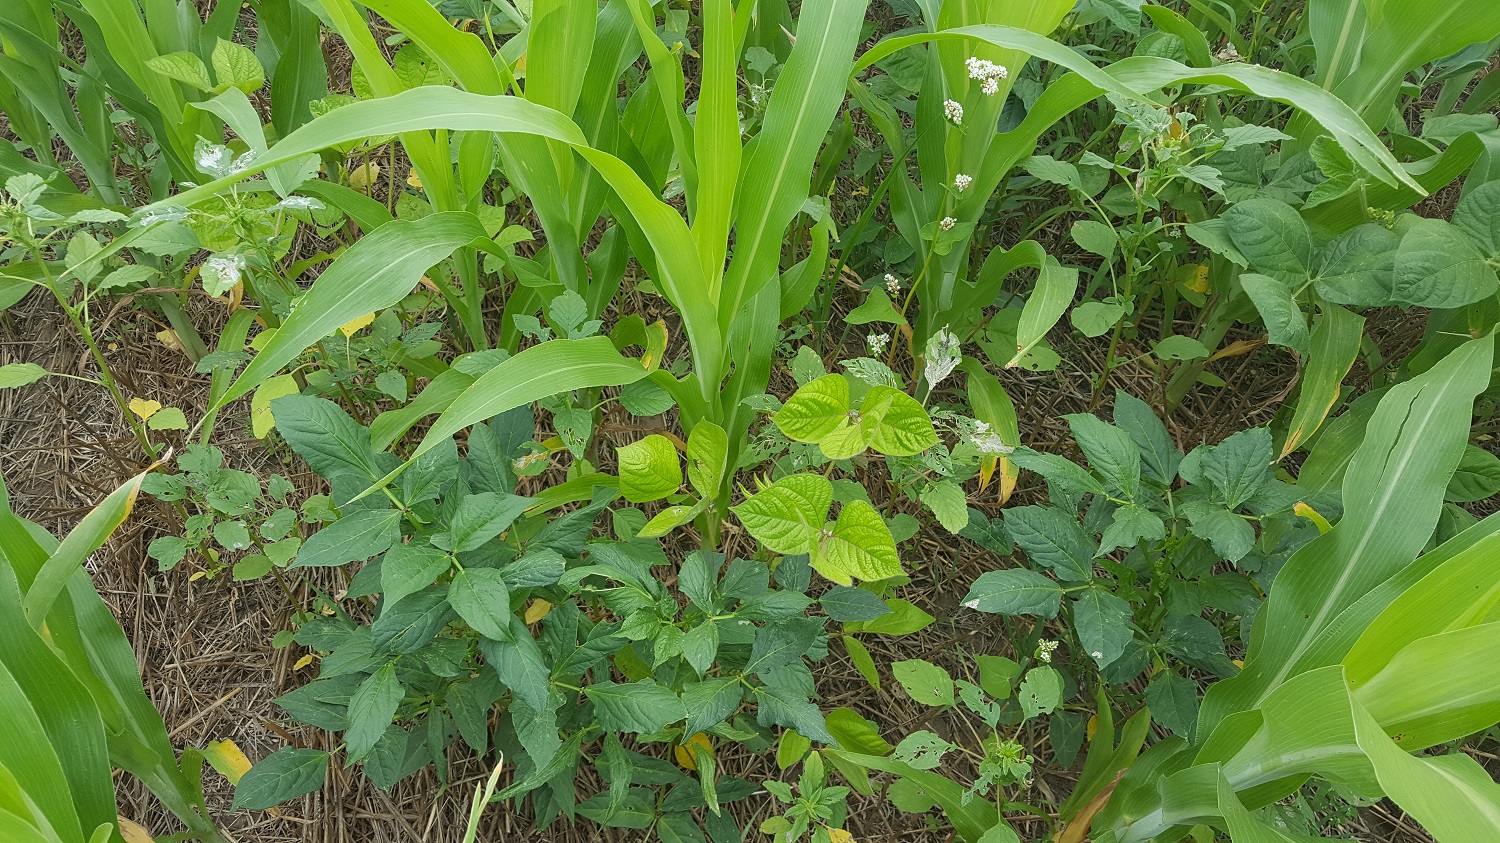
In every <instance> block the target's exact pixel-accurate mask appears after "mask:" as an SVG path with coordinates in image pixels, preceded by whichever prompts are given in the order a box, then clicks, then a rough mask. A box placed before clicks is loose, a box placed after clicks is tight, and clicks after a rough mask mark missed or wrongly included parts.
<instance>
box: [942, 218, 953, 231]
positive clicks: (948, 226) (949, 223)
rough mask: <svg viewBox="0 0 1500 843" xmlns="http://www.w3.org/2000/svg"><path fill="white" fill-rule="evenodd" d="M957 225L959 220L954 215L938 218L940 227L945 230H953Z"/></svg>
mask: <svg viewBox="0 0 1500 843" xmlns="http://www.w3.org/2000/svg"><path fill="white" fill-rule="evenodd" d="M955 225H958V220H956V219H954V218H953V217H943V218H942V219H941V220H938V228H941V229H942V230H944V231H952V230H953V226H955Z"/></svg>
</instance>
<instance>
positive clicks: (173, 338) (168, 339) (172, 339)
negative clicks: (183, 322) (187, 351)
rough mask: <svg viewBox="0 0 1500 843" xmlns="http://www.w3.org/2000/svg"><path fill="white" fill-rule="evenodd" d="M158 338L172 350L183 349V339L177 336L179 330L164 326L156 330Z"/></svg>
mask: <svg viewBox="0 0 1500 843" xmlns="http://www.w3.org/2000/svg"><path fill="white" fill-rule="evenodd" d="M156 339H157V341H158V342H160V343H161V344H162V345H164V346H166V347H167V348H169V349H171V350H172V351H183V350H184V349H183V346H182V340H180V339H178V338H177V332H176V331H174V330H172V329H171V328H163V329H162V330H160V331H157V332H156Z"/></svg>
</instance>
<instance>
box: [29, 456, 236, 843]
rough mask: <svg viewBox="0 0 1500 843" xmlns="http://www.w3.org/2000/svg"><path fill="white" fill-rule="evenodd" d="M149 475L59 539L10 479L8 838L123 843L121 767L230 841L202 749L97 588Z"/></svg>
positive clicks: (196, 829)
mask: <svg viewBox="0 0 1500 843" xmlns="http://www.w3.org/2000/svg"><path fill="white" fill-rule="evenodd" d="M144 476H145V475H138V476H136V477H134V478H132V479H131V480H129V481H127V482H126V483H125V484H124V485H123V486H121V487H120V488H119V489H117V490H116V491H115V492H113V493H112V494H110V495H109V497H107V498H105V500H104V501H103V502H102V503H101V504H100V505H99V506H98V507H96V508H95V509H94V510H93V511H91V512H90V513H89V514H88V515H86V516H85V517H84V519H83V520H82V521H81V522H80V523H79V524H78V526H77V527H75V528H74V529H73V531H72V532H71V533H69V534H68V536H67V537H66V538H65V539H63V541H61V542H58V541H57V540H56V539H54V538H53V537H52V536H51V535H49V534H48V533H47V532H46V531H45V530H43V529H42V528H41V527H39V526H38V525H36V524H32V523H30V522H27V521H24V520H22V519H20V518H18V517H17V516H16V515H15V514H14V513H13V512H12V511H11V510H10V504H9V501H8V499H6V498H5V497H4V495H5V489H4V486H3V485H0V626H3V627H4V629H5V641H6V647H5V651H4V653H3V654H0V689H3V690H0V694H3V696H4V704H3V705H4V709H5V711H6V713H7V716H8V717H11V718H14V723H13V725H14V726H15V731H14V735H13V736H12V739H11V740H8V741H6V742H5V745H4V747H3V749H0V779H4V780H5V781H6V782H7V784H8V788H7V791H8V793H10V794H11V798H8V799H7V806H6V808H5V809H4V810H0V828H4V829H5V834H6V837H7V839H13V840H26V841H39V842H44V843H83V841H88V843H106V842H107V843H123V838H122V837H121V836H120V830H119V827H118V824H117V821H116V817H115V799H114V787H113V782H112V780H111V768H112V767H119V768H122V769H124V770H126V771H127V772H129V773H130V774H131V775H133V776H135V777H136V778H137V779H139V780H140V781H141V782H142V783H143V784H145V785H146V787H147V788H149V789H150V790H151V792H152V793H154V794H155V795H156V797H157V798H158V799H159V800H161V802H162V804H163V805H165V806H166V807H167V808H168V809H169V810H171V811H172V813H174V814H176V815H177V817H178V818H179V819H180V820H182V822H183V823H184V824H185V825H186V826H187V829H188V835H189V836H190V837H191V839H196V840H201V841H204V843H219V841H221V840H223V838H222V837H221V836H220V835H219V832H218V830H217V829H216V828H215V826H214V823H213V820H212V818H210V817H209V815H208V810H207V808H206V807H204V804H203V792H202V789H201V786H200V783H199V781H198V772H197V769H195V768H198V767H201V765H202V756H201V755H200V754H198V753H197V751H196V750H191V749H189V750H187V751H185V752H184V753H183V756H182V759H181V761H179V760H178V758H177V755H176V753H175V752H174V751H173V749H172V745H171V743H170V741H169V740H168V737H167V730H166V726H165V725H164V724H163V723H162V719H161V715H160V714H158V713H157V711H156V709H155V708H154V707H153V706H152V704H151V700H150V698H149V697H148V696H147V695H146V690H145V688H144V687H143V686H142V684H141V676H140V672H139V670H138V669H137V667H136V660H135V653H134V651H133V650H132V649H131V646H130V642H129V641H128V640H126V638H125V632H124V630H122V629H121V628H120V625H119V623H118V622H117V621H116V620H115V619H114V616H113V615H112V614H111V613H110V609H109V607H108V606H107V605H105V603H104V600H103V599H102V598H100V596H99V593H98V592H97V591H95V590H94V585H93V583H92V581H91V580H90V579H89V574H88V571H87V570H85V568H84V563H85V560H86V559H87V558H88V557H89V556H90V555H91V554H93V553H94V552H95V551H96V550H98V549H99V547H100V546H102V545H103V544H104V542H105V541H106V540H107V539H108V538H109V536H110V534H111V533H113V532H114V530H115V528H116V527H118V526H119V525H120V523H121V522H122V521H124V520H125V518H126V517H127V516H128V515H129V514H130V510H131V507H132V506H133V505H134V503H135V498H136V494H137V493H138V492H139V490H140V485H141V481H142V479H143V478H144Z"/></svg>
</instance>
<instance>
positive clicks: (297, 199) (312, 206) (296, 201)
mask: <svg viewBox="0 0 1500 843" xmlns="http://www.w3.org/2000/svg"><path fill="white" fill-rule="evenodd" d="M274 207H277V208H285V209H287V210H289V211H321V210H323V207H324V206H323V203H322V202H319V201H318V200H316V199H314V198H312V197H311V196H288V197H287V198H285V199H283V200H281V201H280V202H277V203H276V205H275V206H274Z"/></svg>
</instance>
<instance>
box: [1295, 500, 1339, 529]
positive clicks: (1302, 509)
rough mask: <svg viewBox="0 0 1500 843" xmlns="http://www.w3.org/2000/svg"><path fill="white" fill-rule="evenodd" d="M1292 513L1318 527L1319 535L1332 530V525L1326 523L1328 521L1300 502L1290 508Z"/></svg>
mask: <svg viewBox="0 0 1500 843" xmlns="http://www.w3.org/2000/svg"><path fill="white" fill-rule="evenodd" d="M1292 511H1293V512H1295V513H1297V514H1298V515H1300V516H1302V517H1303V518H1306V519H1307V520H1309V521H1311V522H1313V523H1314V524H1316V525H1318V532H1319V533H1320V534H1321V533H1326V532H1328V531H1329V530H1332V529H1333V525H1332V524H1329V523H1328V519H1327V518H1324V517H1323V515H1322V513H1320V512H1318V511H1317V510H1316V509H1313V508H1312V507H1310V506H1308V505H1307V504H1306V503H1303V502H1302V501H1298V502H1297V505H1296V506H1294V507H1292Z"/></svg>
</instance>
